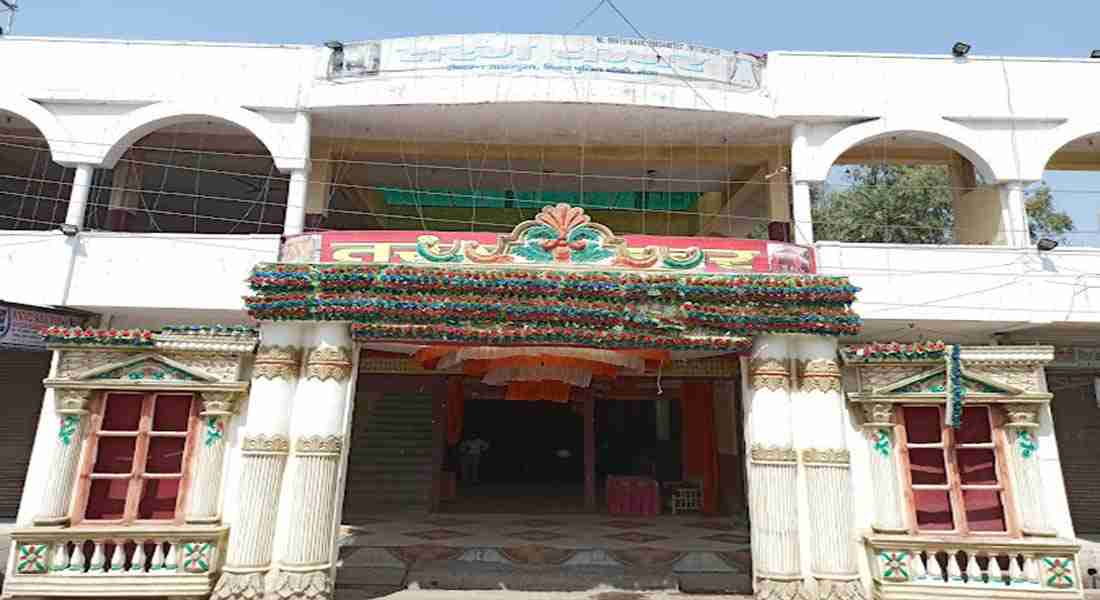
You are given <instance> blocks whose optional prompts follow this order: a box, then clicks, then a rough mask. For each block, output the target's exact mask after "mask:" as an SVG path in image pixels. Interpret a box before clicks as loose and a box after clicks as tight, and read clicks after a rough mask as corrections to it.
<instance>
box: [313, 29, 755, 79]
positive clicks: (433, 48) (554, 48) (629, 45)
mask: <svg viewBox="0 0 1100 600" xmlns="http://www.w3.org/2000/svg"><path fill="white" fill-rule="evenodd" d="M762 67H763V60H762V59H760V58H758V57H756V56H753V55H751V54H745V53H740V52H731V51H728V50H716V49H714V48H707V47H703V46H694V45H691V44H685V43H682V42H659V41H646V40H638V39H631V38H618V37H606V36H598V37H593V36H563V35H506V34H491V35H468V36H467V35H446V36H424V37H414V38H400V39H394V40H385V41H381V42H365V43H357V44H348V45H346V46H345V47H344V49H343V56H342V60H340V61H336V63H335V64H334V65H333V74H334V75H335V76H337V77H349V76H350V77H356V76H365V75H373V74H378V73H383V74H386V73H402V72H415V71H426V70H432V71H440V72H453V73H456V74H463V73H465V74H468V73H479V72H480V73H494V72H496V73H523V72H531V73H543V74H554V73H558V74H564V75H576V74H610V75H621V76H630V77H632V78H636V77H639V76H641V77H651V78H652V77H683V78H689V79H693V80H698V81H711V82H716V83H722V84H726V85H732V86H736V87H742V88H747V89H756V88H758V87H760V76H761V69H762Z"/></svg>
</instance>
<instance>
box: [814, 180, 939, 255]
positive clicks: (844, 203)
mask: <svg viewBox="0 0 1100 600" xmlns="http://www.w3.org/2000/svg"><path fill="white" fill-rule="evenodd" d="M844 173H845V184H844V188H843V189H840V190H834V191H831V192H829V193H821V192H820V191H819V192H818V193H816V194H814V196H816V198H812V200H813V201H814V202H813V220H814V237H815V238H817V239H822V240H838V241H844V242H889V243H896V244H945V243H949V242H950V241H951V240H952V235H951V228H952V226H953V225H954V221H955V217H954V213H953V211H952V194H951V181H950V177H949V176H948V173H947V169H946V168H944V167H940V166H935V165H926V166H925V165H922V166H907V165H874V166H853V167H849V168H847V169H845V171H844Z"/></svg>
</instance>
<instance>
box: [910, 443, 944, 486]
mask: <svg viewBox="0 0 1100 600" xmlns="http://www.w3.org/2000/svg"><path fill="white" fill-rule="evenodd" d="M909 473H910V475H911V476H912V478H913V485H943V484H946V483H947V468H946V466H945V465H944V460H943V450H942V449H940V448H910V449H909Z"/></svg>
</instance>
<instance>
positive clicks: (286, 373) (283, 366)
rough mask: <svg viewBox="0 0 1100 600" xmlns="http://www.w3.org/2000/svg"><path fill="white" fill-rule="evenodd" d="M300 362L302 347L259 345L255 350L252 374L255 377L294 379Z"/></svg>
mask: <svg viewBox="0 0 1100 600" xmlns="http://www.w3.org/2000/svg"><path fill="white" fill-rule="evenodd" d="M301 362H302V349H301V348H298V347H296V346H260V347H259V349H257V350H256V361H255V363H254V365H253V368H252V376H253V377H255V378H257V379H286V380H288V381H289V380H294V379H297V378H298V370H299V365H301Z"/></svg>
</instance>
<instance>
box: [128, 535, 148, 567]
mask: <svg viewBox="0 0 1100 600" xmlns="http://www.w3.org/2000/svg"><path fill="white" fill-rule="evenodd" d="M130 572H131V573H144V572H145V540H134V556H133V558H131V559H130Z"/></svg>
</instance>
